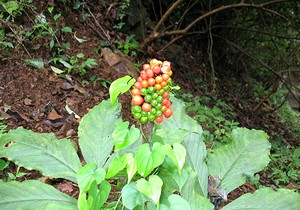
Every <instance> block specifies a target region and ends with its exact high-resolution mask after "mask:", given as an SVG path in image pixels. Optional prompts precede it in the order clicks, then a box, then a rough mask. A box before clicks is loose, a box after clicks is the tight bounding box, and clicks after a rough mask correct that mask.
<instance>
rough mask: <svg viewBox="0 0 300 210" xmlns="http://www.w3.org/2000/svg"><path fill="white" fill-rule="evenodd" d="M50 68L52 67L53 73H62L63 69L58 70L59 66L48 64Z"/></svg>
mask: <svg viewBox="0 0 300 210" xmlns="http://www.w3.org/2000/svg"><path fill="white" fill-rule="evenodd" d="M50 68H51V69H52V71H54V73H55V74H62V73H64V71H63V70H60V69H59V68H56V67H55V66H50Z"/></svg>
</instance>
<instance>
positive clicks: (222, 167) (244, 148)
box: [207, 128, 271, 193]
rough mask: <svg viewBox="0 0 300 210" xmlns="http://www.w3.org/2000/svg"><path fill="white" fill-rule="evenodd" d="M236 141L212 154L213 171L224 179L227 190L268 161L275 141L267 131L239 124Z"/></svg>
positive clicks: (232, 188)
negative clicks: (269, 137)
mask: <svg viewBox="0 0 300 210" xmlns="http://www.w3.org/2000/svg"><path fill="white" fill-rule="evenodd" d="M232 138H233V141H232V142H231V143H229V144H227V145H224V146H221V147H218V148H216V149H214V150H213V151H212V152H210V153H209V154H208V162H207V163H208V167H209V174H210V175H211V176H213V177H215V178H216V177H218V178H220V180H221V183H220V185H221V186H222V187H223V188H224V189H225V191H226V192H227V193H229V192H231V191H232V190H234V189H235V188H237V187H238V186H240V185H242V184H244V183H245V182H246V179H247V178H248V177H252V176H253V174H254V173H256V172H259V171H260V170H262V169H263V168H264V167H265V166H267V165H268V163H269V161H270V159H269V154H270V148H271V144H270V143H269V141H268V135H267V134H266V133H265V132H263V131H258V130H249V129H246V128H237V129H234V130H233V131H232Z"/></svg>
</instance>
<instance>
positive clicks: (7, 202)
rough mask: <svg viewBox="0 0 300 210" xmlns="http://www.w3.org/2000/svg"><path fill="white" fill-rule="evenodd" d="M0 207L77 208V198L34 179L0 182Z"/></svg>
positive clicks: (5, 208) (66, 209)
mask: <svg viewBox="0 0 300 210" xmlns="http://www.w3.org/2000/svg"><path fill="white" fill-rule="evenodd" d="M0 197H1V199H0V209H1V210H11V209H49V210H57V209H64V210H72V209H77V200H76V199H74V198H73V197H71V196H68V195H66V194H64V193H62V192H60V191H58V190H57V189H55V188H54V187H52V186H50V185H47V184H44V183H42V182H40V181H36V180H27V181H24V182H21V183H20V182H16V181H12V182H0Z"/></svg>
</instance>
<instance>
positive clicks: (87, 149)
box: [78, 100, 122, 167]
mask: <svg viewBox="0 0 300 210" xmlns="http://www.w3.org/2000/svg"><path fill="white" fill-rule="evenodd" d="M121 122H122V119H121V105H120V104H119V103H115V104H114V105H112V104H111V103H110V101H109V100H105V101H102V102H101V103H100V104H99V105H97V106H95V107H94V108H92V109H90V111H89V112H88V113H87V114H86V115H85V116H84V117H83V118H82V119H81V121H80V124H79V127H78V137H79V139H78V142H79V145H80V149H81V152H82V154H83V157H84V159H85V161H86V162H87V163H96V164H97V166H98V167H102V166H103V165H104V163H105V162H106V160H107V158H108V157H109V155H110V153H111V151H112V149H113V146H114V142H113V138H112V132H113V130H114V129H115V127H116V126H117V125H118V124H119V123H121Z"/></svg>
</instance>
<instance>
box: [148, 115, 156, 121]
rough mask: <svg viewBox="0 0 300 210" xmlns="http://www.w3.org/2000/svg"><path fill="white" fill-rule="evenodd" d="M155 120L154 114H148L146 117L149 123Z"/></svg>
mask: <svg viewBox="0 0 300 210" xmlns="http://www.w3.org/2000/svg"><path fill="white" fill-rule="evenodd" d="M155 118H156V116H155V115H154V114H150V115H149V116H148V119H149V120H150V121H151V122H153V121H154V120H155Z"/></svg>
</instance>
